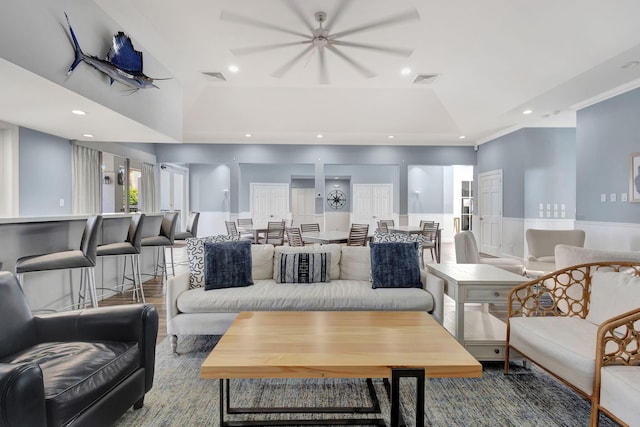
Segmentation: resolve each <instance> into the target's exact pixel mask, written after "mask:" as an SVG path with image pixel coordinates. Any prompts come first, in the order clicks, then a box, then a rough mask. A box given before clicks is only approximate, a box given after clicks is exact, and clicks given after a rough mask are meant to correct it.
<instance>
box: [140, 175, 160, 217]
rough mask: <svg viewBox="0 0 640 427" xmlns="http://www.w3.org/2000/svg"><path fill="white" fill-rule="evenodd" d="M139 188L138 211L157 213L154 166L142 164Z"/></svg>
mask: <svg viewBox="0 0 640 427" xmlns="http://www.w3.org/2000/svg"><path fill="white" fill-rule="evenodd" d="M140 187H141V188H140V200H139V203H140V210H141V211H142V212H157V209H156V172H155V166H154V165H152V164H150V163H143V164H142V179H141V183H140Z"/></svg>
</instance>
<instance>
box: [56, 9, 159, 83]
mask: <svg viewBox="0 0 640 427" xmlns="http://www.w3.org/2000/svg"><path fill="white" fill-rule="evenodd" d="M64 16H65V18H67V25H68V26H69V33H70V34H71V41H72V42H73V48H74V50H75V59H74V60H73V63H72V64H71V66H70V67H69V70H68V71H67V76H68V75H70V74H71V73H72V72H73V70H75V69H76V67H77V66H78V65H79V64H80V63H81V62H85V63H87V64H89V65H91V66H92V67H93V68H95V69H96V70H98V71H100V72H101V73H104V74H106V75H107V77H109V83H110V84H113V82H114V81H117V82H120V83H122V84H123V85H125V86H127V87H128V88H130V89H132V91H133V92H136V91H138V90H140V89H147V88H152V87H154V88H156V89H157V88H158V86H156V85H154V84H153V81H154V80H167V79H153V78H151V77H149V76H146V75H145V74H144V73H143V72H142V52H139V51H137V50H135V49H134V48H133V43H132V42H131V39H130V38H129V36H127V35H126V34H125V33H123V32H122V31H120V32H118V33H116V34H114V36H113V42H112V45H111V48H110V49H109V53H108V54H107V57H106V58H105V59H100V58H98V57H97V56H93V55H87V54H86V53H84V52H83V51H82V49H80V44H79V43H78V39H77V38H76V34H75V32H74V31H73V28H72V27H71V22H69V16H67V13H66V12H65V14H64Z"/></svg>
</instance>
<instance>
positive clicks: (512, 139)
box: [476, 128, 576, 219]
mask: <svg viewBox="0 0 640 427" xmlns="http://www.w3.org/2000/svg"><path fill="white" fill-rule="evenodd" d="M497 169H502V178H503V190H502V191H503V216H504V217H509V218H538V217H539V209H538V208H539V206H538V205H539V204H540V203H545V204H546V203H547V202H549V203H558V204H565V205H566V208H567V209H566V219H571V218H575V200H576V178H575V177H576V131H575V129H573V128H526V129H521V130H518V131H516V132H513V133H510V134H508V135H505V136H502V137H500V138H497V139H495V140H493V141H490V142H487V143H485V144H482V145H481V146H479V147H478V163H477V167H476V175H477V174H479V173H483V172H488V171H492V170H497ZM476 182H477V180H476ZM476 190H477V188H476ZM476 194H477V191H476Z"/></svg>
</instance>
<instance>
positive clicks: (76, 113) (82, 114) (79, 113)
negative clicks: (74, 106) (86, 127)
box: [71, 110, 87, 116]
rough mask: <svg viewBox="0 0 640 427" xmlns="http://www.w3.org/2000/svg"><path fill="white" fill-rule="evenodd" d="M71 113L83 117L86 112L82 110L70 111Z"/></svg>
mask: <svg viewBox="0 0 640 427" xmlns="http://www.w3.org/2000/svg"><path fill="white" fill-rule="evenodd" d="M71 112H72V113H73V114H75V115H78V116H84V115H85V114H87V113H86V112H84V111H82V110H71Z"/></svg>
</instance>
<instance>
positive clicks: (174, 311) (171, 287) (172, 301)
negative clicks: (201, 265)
mask: <svg viewBox="0 0 640 427" xmlns="http://www.w3.org/2000/svg"><path fill="white" fill-rule="evenodd" d="M189 276H190V275H189V273H188V272H187V273H182V274H178V275H177V276H174V277H170V278H169V280H167V295H166V300H167V301H166V302H167V322H168V321H169V320H170V319H172V318H174V317H176V316H177V315H178V313H180V310H178V295H180V294H181V293H183V292H185V291H188V290H189Z"/></svg>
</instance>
